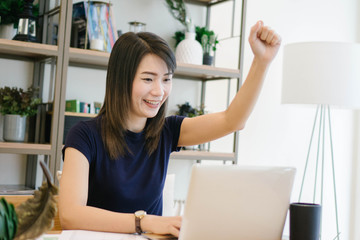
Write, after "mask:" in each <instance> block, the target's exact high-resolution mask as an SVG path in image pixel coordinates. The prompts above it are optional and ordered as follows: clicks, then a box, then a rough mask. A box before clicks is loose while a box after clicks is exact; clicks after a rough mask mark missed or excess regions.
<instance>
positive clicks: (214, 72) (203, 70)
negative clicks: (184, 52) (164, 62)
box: [174, 63, 240, 80]
mask: <svg viewBox="0 0 360 240" xmlns="http://www.w3.org/2000/svg"><path fill="white" fill-rule="evenodd" d="M174 77H175V78H176V77H181V78H185V77H186V78H189V77H190V78H197V79H202V80H214V79H224V78H225V79H226V78H240V70H238V69H229V68H218V67H212V66H207V65H195V64H186V63H178V64H177V69H176V71H175V74H174Z"/></svg>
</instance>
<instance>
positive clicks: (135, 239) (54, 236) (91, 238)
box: [36, 230, 172, 240]
mask: <svg viewBox="0 0 360 240" xmlns="http://www.w3.org/2000/svg"><path fill="white" fill-rule="evenodd" d="M171 238H172V236H171V235H158V234H145V235H144V236H140V235H134V234H121V233H107V232H94V231H83V230H64V231H49V232H48V233H46V234H43V235H42V236H40V237H39V238H37V239H36V240H78V239H79V240H83V239H87V240H98V239H101V240H147V239H154V240H155V239H160V240H161V239H164V240H165V239H171Z"/></svg>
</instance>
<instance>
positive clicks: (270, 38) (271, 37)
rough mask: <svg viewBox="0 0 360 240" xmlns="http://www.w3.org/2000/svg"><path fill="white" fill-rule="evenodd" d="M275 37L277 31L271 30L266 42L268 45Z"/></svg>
mask: <svg viewBox="0 0 360 240" xmlns="http://www.w3.org/2000/svg"><path fill="white" fill-rule="evenodd" d="M274 36H275V31H274V30H270V31H269V33H268V35H267V37H266V39H265V41H266V42H267V43H268V44H271V42H272V40H273V38H274Z"/></svg>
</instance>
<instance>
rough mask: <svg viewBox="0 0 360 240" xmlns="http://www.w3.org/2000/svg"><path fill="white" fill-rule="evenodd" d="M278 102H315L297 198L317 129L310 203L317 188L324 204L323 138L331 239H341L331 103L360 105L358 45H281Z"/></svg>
mask: <svg viewBox="0 0 360 240" xmlns="http://www.w3.org/2000/svg"><path fill="white" fill-rule="evenodd" d="M281 101H282V103H286V104H315V105H317V110H316V113H315V119H314V124H313V128H312V132H311V137H310V143H309V147H308V153H307V157H306V163H305V168H304V174H303V178H302V184H301V189H300V194H299V201H301V194H302V191H303V187H304V180H305V177H306V176H308V173H307V168H308V163H309V155H310V150H311V147H312V145H313V139H314V136H315V129H316V128H317V129H318V133H316V135H317V138H318V143H317V155H316V163H315V168H316V169H315V178H314V186H313V187H314V193H313V202H315V197H316V190H317V188H318V187H320V189H321V191H320V204H321V205H323V189H324V165H325V159H324V155H325V153H324V151H325V139H326V140H327V141H328V142H329V143H330V149H329V151H330V156H331V169H332V174H331V175H332V184H333V192H334V205H335V216H336V219H335V220H336V232H337V234H336V236H335V238H334V239H340V236H339V235H340V231H339V222H338V210H337V196H336V181H335V168H334V156H333V144H332V132H331V116H330V106H339V107H345V108H352V109H355V108H360V44H355V43H336V42H304V43H293V44H288V45H286V46H284V58H283V82H282V99H281ZM319 173H320V174H321V175H319V176H320V177H319V178H320V183H318V182H317V179H318V174H319ZM318 184H319V185H318Z"/></svg>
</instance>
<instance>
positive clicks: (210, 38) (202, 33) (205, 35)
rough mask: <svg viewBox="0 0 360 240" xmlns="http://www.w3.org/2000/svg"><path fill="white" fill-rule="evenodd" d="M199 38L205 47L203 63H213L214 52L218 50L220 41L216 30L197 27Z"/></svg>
mask: <svg viewBox="0 0 360 240" xmlns="http://www.w3.org/2000/svg"><path fill="white" fill-rule="evenodd" d="M196 28H197V29H196V33H197V40H198V41H199V40H200V43H201V46H202V48H203V64H205V65H212V62H213V53H214V52H215V51H216V45H217V44H218V43H219V41H218V40H217V36H216V35H215V33H214V31H211V30H209V29H207V27H202V28H200V27H196Z"/></svg>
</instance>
